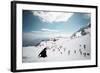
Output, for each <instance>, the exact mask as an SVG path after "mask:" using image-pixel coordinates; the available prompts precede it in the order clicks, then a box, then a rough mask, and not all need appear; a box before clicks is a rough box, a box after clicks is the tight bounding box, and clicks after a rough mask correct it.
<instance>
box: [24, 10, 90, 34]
mask: <svg viewBox="0 0 100 73" xmlns="http://www.w3.org/2000/svg"><path fill="white" fill-rule="evenodd" d="M90 19H91V18H90V14H88V13H71V12H49V11H32V10H23V32H27V33H28V32H29V33H30V32H33V33H35V34H36V33H41V34H44V35H49V34H50V33H56V35H57V34H58V33H59V34H65V33H66V34H72V33H74V32H75V31H77V30H79V29H80V28H82V27H85V26H87V24H88V23H90Z"/></svg>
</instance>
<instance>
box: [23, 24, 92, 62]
mask: <svg viewBox="0 0 100 73" xmlns="http://www.w3.org/2000/svg"><path fill="white" fill-rule="evenodd" d="M90 29H91V25H90V24H89V25H88V26H86V27H83V28H81V29H79V30H78V31H76V32H75V33H74V34H73V35H72V36H71V37H70V38H68V37H55V38H50V39H49V40H47V41H45V40H42V41H41V42H40V43H38V44H37V45H36V46H27V47H23V62H25V63H27V62H47V61H68V60H87V59H90V58H91V43H90V42H91V38H90V36H91V35H90V31H91V30H90ZM44 48H46V50H45V52H46V55H47V57H45V58H42V57H39V56H38V55H39V54H40V53H41V51H43V50H44Z"/></svg>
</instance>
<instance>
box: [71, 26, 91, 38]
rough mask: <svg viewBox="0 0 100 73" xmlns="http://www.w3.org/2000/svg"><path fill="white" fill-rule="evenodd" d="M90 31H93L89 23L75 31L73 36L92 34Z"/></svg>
mask: <svg viewBox="0 0 100 73" xmlns="http://www.w3.org/2000/svg"><path fill="white" fill-rule="evenodd" d="M90 31H91V24H88V25H87V26H85V27H83V28H80V29H79V30H78V31H76V32H75V33H73V35H72V36H71V38H76V37H80V36H84V35H86V34H90Z"/></svg>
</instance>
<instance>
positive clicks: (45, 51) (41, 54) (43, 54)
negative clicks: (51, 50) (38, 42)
mask: <svg viewBox="0 0 100 73" xmlns="http://www.w3.org/2000/svg"><path fill="white" fill-rule="evenodd" d="M39 57H43V58H45V57H47V48H46V47H45V48H44V49H43V50H42V51H41V52H40V54H39Z"/></svg>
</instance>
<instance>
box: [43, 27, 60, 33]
mask: <svg viewBox="0 0 100 73" xmlns="http://www.w3.org/2000/svg"><path fill="white" fill-rule="evenodd" d="M41 30H42V31H45V32H59V31H58V30H52V29H47V28H42V29H41Z"/></svg>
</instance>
